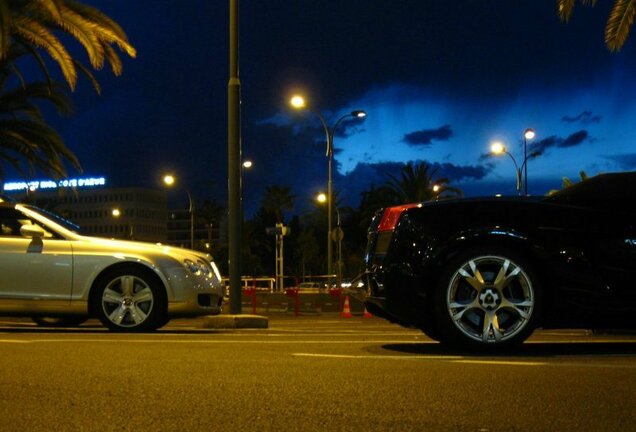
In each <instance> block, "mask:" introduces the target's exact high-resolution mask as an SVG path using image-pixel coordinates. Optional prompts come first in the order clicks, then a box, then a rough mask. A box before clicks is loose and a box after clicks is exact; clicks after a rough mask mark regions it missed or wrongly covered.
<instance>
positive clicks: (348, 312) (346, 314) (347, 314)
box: [340, 296, 353, 318]
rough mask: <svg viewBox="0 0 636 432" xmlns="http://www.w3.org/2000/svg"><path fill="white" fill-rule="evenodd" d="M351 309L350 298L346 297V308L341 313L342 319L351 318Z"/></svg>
mask: <svg viewBox="0 0 636 432" xmlns="http://www.w3.org/2000/svg"><path fill="white" fill-rule="evenodd" d="M352 316H353V315H351V308H350V307H349V296H346V297H345V301H344V307H343V308H342V312H340V317H341V318H351V317H352Z"/></svg>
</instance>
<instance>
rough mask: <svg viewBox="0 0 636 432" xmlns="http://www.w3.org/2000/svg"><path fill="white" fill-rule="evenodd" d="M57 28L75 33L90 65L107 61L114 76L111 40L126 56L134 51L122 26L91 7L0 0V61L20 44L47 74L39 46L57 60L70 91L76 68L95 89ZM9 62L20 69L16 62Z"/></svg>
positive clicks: (116, 64)
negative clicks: (65, 44) (70, 52)
mask: <svg viewBox="0 0 636 432" xmlns="http://www.w3.org/2000/svg"><path fill="white" fill-rule="evenodd" d="M56 33H65V34H68V35H70V36H72V37H73V38H75V39H76V40H77V41H78V42H79V43H80V44H81V45H82V46H83V47H84V49H85V50H86V53H87V55H88V58H89V61H90V64H91V66H92V68H93V69H95V70H99V69H101V68H102V67H103V66H104V63H106V62H108V63H109V64H110V66H111V69H112V71H113V73H114V74H115V75H120V74H121V71H122V63H121V59H120V58H119V55H118V54H117V52H116V51H115V49H114V48H113V45H114V46H116V47H117V48H119V49H120V50H121V51H123V52H125V53H126V54H128V55H129V56H131V57H135V55H136V51H135V48H133V46H132V45H131V44H130V43H129V42H128V38H127V36H126V34H125V33H124V31H123V30H122V28H121V27H120V26H119V25H118V24H117V23H116V22H115V21H113V20H112V19H111V18H109V17H108V16H106V15H105V14H104V13H102V12H100V11H99V10H98V9H96V8H94V7H92V6H87V5H84V4H82V3H80V2H77V1H73V0H38V1H33V0H0V60H5V59H9V58H10V52H11V50H12V49H16V48H15V47H16V46H19V47H21V49H23V50H26V51H28V52H29V53H31V54H32V55H33V57H35V59H36V60H37V62H38V63H39V65H40V67H41V68H42V70H43V72H44V73H45V75H46V77H47V79H48V78H49V77H50V75H49V72H48V70H47V68H46V65H45V62H44V60H43V58H42V57H41V55H40V53H39V51H38V50H39V49H42V50H44V51H45V52H46V53H47V54H48V55H49V56H50V57H51V58H52V59H53V60H54V61H55V62H56V63H57V64H58V66H59V67H60V70H61V71H62V75H63V76H64V79H65V80H66V82H67V83H68V85H69V86H70V88H71V90H73V89H74V88H75V83H76V82H77V71H78V70H80V71H81V72H82V73H84V74H85V75H86V76H88V77H89V79H90V80H91V81H92V83H93V85H94V87H95V90H96V91H97V92H99V85H98V83H97V81H96V80H95V78H94V77H93V75H92V74H91V73H90V71H89V69H88V68H86V67H85V66H84V65H82V64H81V63H80V62H79V61H77V60H76V59H74V58H73V57H72V56H71V55H70V54H69V52H68V50H67V49H66V47H65V46H64V44H63V43H62V42H61V40H60V39H59V38H58V36H57V34H56ZM11 66H12V68H14V70H15V71H16V73H17V74H19V71H18V69H17V66H16V65H15V64H12V65H11Z"/></svg>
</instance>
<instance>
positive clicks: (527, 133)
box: [521, 128, 535, 195]
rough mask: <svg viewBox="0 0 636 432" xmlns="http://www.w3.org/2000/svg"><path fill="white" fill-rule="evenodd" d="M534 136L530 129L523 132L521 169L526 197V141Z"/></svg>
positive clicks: (532, 130)
mask: <svg viewBox="0 0 636 432" xmlns="http://www.w3.org/2000/svg"><path fill="white" fill-rule="evenodd" d="M534 136H535V132H534V129H532V128H528V129H526V130H525V131H523V164H522V165H521V167H522V169H523V172H524V178H523V188H524V193H525V194H526V195H528V140H531V139H532V138H534Z"/></svg>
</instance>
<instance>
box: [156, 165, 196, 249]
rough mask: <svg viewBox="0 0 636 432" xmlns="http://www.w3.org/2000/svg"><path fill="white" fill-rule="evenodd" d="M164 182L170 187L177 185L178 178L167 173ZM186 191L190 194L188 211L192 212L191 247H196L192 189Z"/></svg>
mask: <svg viewBox="0 0 636 432" xmlns="http://www.w3.org/2000/svg"><path fill="white" fill-rule="evenodd" d="M163 183H164V184H165V185H166V186H168V187H172V186H174V185H175V183H176V179H175V177H174V176H173V175H172V174H166V175H165V176H163ZM185 191H186V194H188V204H189V208H188V212H189V213H190V249H194V203H193V201H192V195H191V194H190V191H189V190H187V189H186V190H185Z"/></svg>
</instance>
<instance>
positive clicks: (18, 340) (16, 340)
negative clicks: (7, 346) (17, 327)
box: [0, 339, 31, 344]
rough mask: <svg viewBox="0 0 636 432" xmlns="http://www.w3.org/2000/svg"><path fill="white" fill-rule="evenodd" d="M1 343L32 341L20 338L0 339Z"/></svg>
mask: <svg viewBox="0 0 636 432" xmlns="http://www.w3.org/2000/svg"><path fill="white" fill-rule="evenodd" d="M0 343H16V344H28V343H31V341H28V340H20V339H0Z"/></svg>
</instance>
